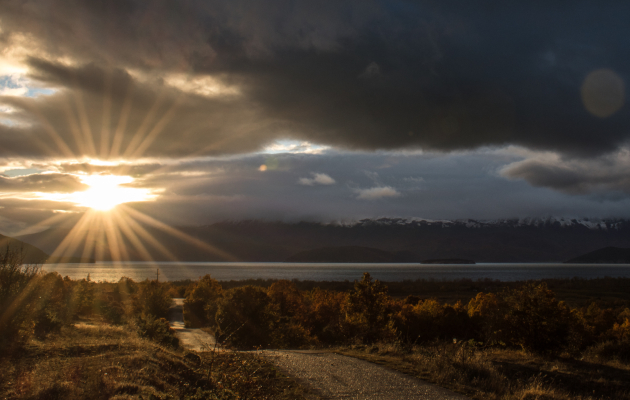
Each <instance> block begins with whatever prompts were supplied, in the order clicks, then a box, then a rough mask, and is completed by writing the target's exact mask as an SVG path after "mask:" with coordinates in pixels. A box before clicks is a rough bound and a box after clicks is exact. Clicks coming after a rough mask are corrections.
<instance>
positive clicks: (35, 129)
mask: <svg viewBox="0 0 630 400" xmlns="http://www.w3.org/2000/svg"><path fill="white" fill-rule="evenodd" d="M29 64H30V66H31V67H32V68H33V70H32V75H33V77H34V78H36V79H38V80H40V81H42V82H46V83H49V84H51V85H55V86H58V87H60V88H61V89H60V90H59V91H57V92H56V93H55V94H52V95H49V96H40V97H36V98H24V97H12V96H4V97H0V103H4V104H5V105H8V106H10V107H12V108H13V109H15V110H16V111H15V112H14V113H13V114H12V116H14V117H15V118H17V119H19V120H20V121H26V122H29V123H30V126H28V127H26V128H24V127H20V126H6V125H0V140H3V141H4V140H6V141H7V144H8V145H7V146H6V147H3V148H2V149H1V150H0V155H1V156H6V157H15V156H38V155H40V156H55V155H56V156H61V157H81V156H89V157H100V158H110V157H112V158H116V157H122V158H126V159H129V158H138V157H151V156H166V157H178V156H195V155H202V154H217V153H233V152H243V151H253V150H256V149H258V148H260V147H261V146H262V145H263V144H266V143H268V142H270V141H271V138H272V136H271V128H276V129H277V128H278V124H274V123H271V122H270V119H269V118H265V117H264V116H263V115H261V114H260V113H258V112H256V109H257V107H256V106H254V105H249V104H247V103H248V102H247V101H235V100H234V99H233V98H231V97H229V96H228V97H227V98H225V97H215V98H208V97H203V96H199V95H195V94H191V93H184V92H182V91H181V90H178V89H176V88H174V87H172V86H169V85H167V84H165V83H164V82H163V81H161V80H156V81H151V82H139V81H138V80H137V79H134V78H133V77H132V76H130V75H129V74H128V73H127V72H125V71H123V70H121V69H111V70H107V69H104V68H100V67H98V66H96V65H95V64H88V65H85V66H81V67H78V68H73V67H67V66H64V65H61V64H58V63H50V62H47V61H44V60H41V59H31V60H30V63H29ZM275 132H277V131H276V130H275V131H274V133H275Z"/></svg>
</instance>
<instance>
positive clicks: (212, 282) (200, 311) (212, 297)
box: [184, 275, 223, 328]
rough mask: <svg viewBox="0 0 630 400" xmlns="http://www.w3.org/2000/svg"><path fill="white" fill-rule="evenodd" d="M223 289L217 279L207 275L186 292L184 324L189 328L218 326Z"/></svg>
mask: <svg viewBox="0 0 630 400" xmlns="http://www.w3.org/2000/svg"><path fill="white" fill-rule="evenodd" d="M222 296H223V289H222V288H221V285H220V284H219V282H218V281H217V280H216V279H212V277H210V275H205V276H204V277H203V278H201V279H200V280H199V281H198V282H195V283H194V284H193V285H192V286H191V287H190V288H189V289H187V290H186V300H185V301H184V322H185V323H186V326H187V327H191V328H201V327H206V326H211V327H214V326H216V320H215V316H216V313H217V310H218V301H219V299H221V297H222Z"/></svg>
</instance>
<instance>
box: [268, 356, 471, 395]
mask: <svg viewBox="0 0 630 400" xmlns="http://www.w3.org/2000/svg"><path fill="white" fill-rule="evenodd" d="M262 354H263V355H264V356H266V357H267V358H268V359H269V360H270V361H271V362H273V363H274V364H275V365H276V366H277V367H278V368H279V369H280V370H281V371H282V372H284V373H286V374H287V375H289V376H292V377H294V378H296V379H297V380H298V381H300V383H302V384H303V385H305V386H306V387H308V388H310V389H311V390H312V391H313V392H314V393H315V394H317V395H319V396H321V398H323V399H361V400H372V399H374V400H376V399H378V400H408V399H409V400H410V399H424V400H470V399H469V398H468V397H465V396H463V395H460V394H457V393H455V392H452V391H450V390H447V389H444V388H441V387H439V386H435V385H433V384H431V383H428V382H425V381H422V380H420V379H416V378H413V377H411V376H408V375H404V374H401V373H399V372H395V371H391V370H388V369H386V368H383V367H381V366H378V365H376V364H372V363H369V362H367V361H363V360H359V359H356V358H351V357H346V356H342V355H339V354H333V353H327V352H316V351H275V350H274V351H270V350H268V351H263V352H262Z"/></svg>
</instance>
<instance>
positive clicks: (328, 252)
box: [287, 246, 400, 263]
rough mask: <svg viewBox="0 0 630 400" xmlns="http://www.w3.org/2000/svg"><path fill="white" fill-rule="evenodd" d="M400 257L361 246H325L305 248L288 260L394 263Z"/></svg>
mask: <svg viewBox="0 0 630 400" xmlns="http://www.w3.org/2000/svg"><path fill="white" fill-rule="evenodd" d="M399 261H400V258H399V257H398V256H396V254H394V253H390V252H389V251H383V250H379V249H373V248H370V247H361V246H344V247H323V248H320V249H313V250H305V251H301V252H299V253H297V254H294V255H292V256H291V257H289V258H287V262H316V263H324V262H346V263H394V262H399Z"/></svg>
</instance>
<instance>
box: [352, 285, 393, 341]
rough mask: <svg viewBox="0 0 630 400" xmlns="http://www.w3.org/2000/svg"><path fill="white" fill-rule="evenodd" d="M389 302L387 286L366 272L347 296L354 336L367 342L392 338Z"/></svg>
mask: <svg viewBox="0 0 630 400" xmlns="http://www.w3.org/2000/svg"><path fill="white" fill-rule="evenodd" d="M389 303H390V298H389V296H388V295H387V286H385V285H383V284H382V283H381V282H379V281H378V280H376V281H372V277H371V276H370V274H369V273H367V272H365V273H364V274H363V278H362V279H361V280H360V281H358V282H355V283H354V290H353V291H351V292H350V293H349V294H348V296H347V298H346V306H347V311H348V312H347V321H348V322H349V323H350V329H351V330H352V331H353V332H352V333H353V336H357V337H358V338H360V339H361V340H363V341H364V342H366V343H372V342H375V341H377V340H382V339H388V338H391V337H392V336H393V334H394V329H393V326H392V324H390V323H389V322H390V321H389V315H388V314H389V312H388V311H389Z"/></svg>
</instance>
